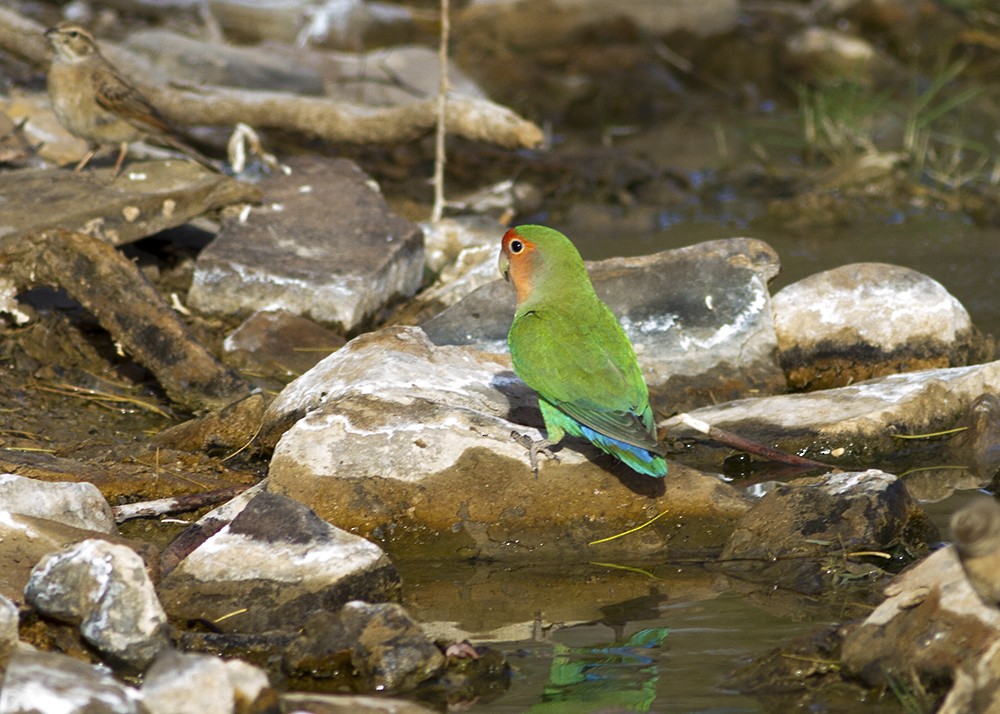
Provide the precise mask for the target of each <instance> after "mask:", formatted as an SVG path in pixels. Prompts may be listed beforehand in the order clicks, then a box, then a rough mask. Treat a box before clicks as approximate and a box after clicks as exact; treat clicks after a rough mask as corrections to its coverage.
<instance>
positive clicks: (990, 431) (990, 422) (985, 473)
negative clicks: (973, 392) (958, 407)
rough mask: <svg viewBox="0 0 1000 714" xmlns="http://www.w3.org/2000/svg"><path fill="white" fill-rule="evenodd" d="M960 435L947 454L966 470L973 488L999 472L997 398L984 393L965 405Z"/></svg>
mask: <svg viewBox="0 0 1000 714" xmlns="http://www.w3.org/2000/svg"><path fill="white" fill-rule="evenodd" d="M962 426H965V427H966V429H965V431H961V432H959V433H958V434H956V435H955V437H954V438H953V439H952V440H951V442H950V443H949V449H948V450H949V452H950V453H952V454H954V456H955V458H957V459H959V460H960V461H961V462H962V463H963V464H966V465H967V466H969V470H970V471H971V473H972V475H973V477H974V478H975V479H976V480H977V483H975V484H974V485H973V486H971V487H970V488H977V487H979V486H982V485H985V484H986V483H988V482H989V481H990V480H992V479H993V478H994V477H995V476H996V475H997V472H998V471H1000V397H998V396H997V395H996V394H992V393H990V392H987V393H986V394H981V395H979V396H978V397H976V399H975V401H973V402H972V404H971V405H969V411H968V414H966V416H965V418H964V419H963V424H962Z"/></svg>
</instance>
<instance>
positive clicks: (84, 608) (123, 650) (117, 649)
mask: <svg viewBox="0 0 1000 714" xmlns="http://www.w3.org/2000/svg"><path fill="white" fill-rule="evenodd" d="M24 596H25V600H26V601H27V602H28V604H30V605H31V606H32V607H34V608H35V609H37V610H38V611H39V612H40V613H42V614H43V615H47V616H49V617H53V618H56V619H58V620H63V621H65V622H69V623H72V624H79V625H80V633H81V634H82V635H83V638H84V639H85V640H86V641H87V642H89V643H90V644H91V645H92V646H93V647H94V648H95V649H97V650H98V651H99V652H100V653H101V654H102V655H103V656H105V657H106V658H107V659H108V660H110V661H111V662H112V663H114V664H116V665H121V666H124V667H127V668H130V669H133V670H137V671H141V670H143V669H145V668H146V666H147V665H149V663H150V662H152V660H153V658H154V657H155V656H156V654H157V653H158V652H159V651H160V650H161V649H163V648H164V647H166V646H167V635H166V625H167V616H166V614H165V613H164V612H163V608H162V607H161V606H160V602H159V600H157V599H156V591H155V590H154V589H153V583H152V581H150V579H149V575H148V574H147V573H146V568H145V566H144V564H143V562H142V558H140V557H139V556H138V555H136V553H135V551H133V550H131V549H129V548H126V547H125V546H122V545H114V544H111V543H107V542H105V541H100V540H85V541H83V542H81V543H77V544H76V545H72V546H70V547H68V548H65V549H63V550H61V551H58V552H56V553H53V554H51V555H49V556H47V557H45V558H43V559H42V560H41V561H40V562H39V563H38V565H36V566H35V568H34V569H33V570H32V572H31V578H30V579H29V581H28V585H27V587H26V588H25V592H24Z"/></svg>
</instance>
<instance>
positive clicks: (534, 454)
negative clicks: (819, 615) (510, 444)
mask: <svg viewBox="0 0 1000 714" xmlns="http://www.w3.org/2000/svg"><path fill="white" fill-rule="evenodd" d="M510 436H511V438H512V439H514V441H516V442H517V443H519V444H520V445H521V446H523V447H524V448H526V449H527V450H528V459H529V460H530V461H531V470H532V471H534V472H535V478H538V455H539V454H545V456H546V457H547V458H550V459H552V460H553V461H559V457H558V456H556V454H555V452H553V451H552V449H550V448H549V446H551V444H550V443H549V442H548V441H546V440H545V439H532V438H531V437H530V436H529V435H528V434H520V433H518V432H516V431H512V432H510Z"/></svg>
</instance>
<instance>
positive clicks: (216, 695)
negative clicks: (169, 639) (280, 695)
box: [142, 650, 276, 714]
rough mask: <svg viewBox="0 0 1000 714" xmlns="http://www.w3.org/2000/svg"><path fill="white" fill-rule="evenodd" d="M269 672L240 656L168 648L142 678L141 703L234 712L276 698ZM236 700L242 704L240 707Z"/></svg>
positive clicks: (173, 710) (164, 713)
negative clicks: (178, 650)
mask: <svg viewBox="0 0 1000 714" xmlns="http://www.w3.org/2000/svg"><path fill="white" fill-rule="evenodd" d="M275 694H276V693H275V692H274V691H273V690H271V689H270V685H269V683H268V679H267V674H265V673H264V671H263V670H261V669H258V668H256V667H254V666H252V665H249V664H247V663H246V662H241V661H240V660H231V661H228V662H227V661H225V660H223V659H222V658H220V657H215V656H213V655H206V654H182V653H180V652H176V651H174V650H167V651H165V652H163V653H161V654H160V656H159V657H157V658H156V661H155V662H153V664H152V666H151V667H150V668H149V671H148V672H147V673H146V675H145V677H144V678H143V684H142V704H143V706H144V707H145V708H146V709H147V710H148V711H149V714H191V713H192V712H198V713H199V714H232V713H233V712H246V711H260V710H259V709H258V710H254V709H252V707H253V706H254V703H255V702H257V701H258V700H261V699H263V698H264V697H268V698H275V699H276V697H275ZM237 704H239V705H240V707H239V708H237Z"/></svg>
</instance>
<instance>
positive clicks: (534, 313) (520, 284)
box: [499, 226, 667, 477]
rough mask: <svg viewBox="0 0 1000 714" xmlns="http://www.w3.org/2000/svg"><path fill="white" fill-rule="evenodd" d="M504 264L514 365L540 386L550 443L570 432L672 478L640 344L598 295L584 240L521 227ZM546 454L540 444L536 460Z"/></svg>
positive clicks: (506, 248)
mask: <svg viewBox="0 0 1000 714" xmlns="http://www.w3.org/2000/svg"><path fill="white" fill-rule="evenodd" d="M499 267H500V272H501V273H503V276H504V278H506V279H507V280H508V281H510V282H512V283H513V284H514V289H515V291H516V292H517V310H516V311H515V313H514V322H513V324H512V325H511V326H510V332H509V333H508V335H507V344H508V345H509V347H510V356H511V359H512V361H513V363H514V371H515V372H516V373H517V376H518V377H520V378H521V379H522V380H524V382H525V384H527V385H528V386H529V387H531V388H532V389H534V390H535V391H536V392H538V406H539V407H540V408H541V411H542V418H543V419H544V420H545V430H546V432H547V434H546V435H547V437H548V441H549V443H551V444H556V443H558V442H559V441H561V440H562V438H563V436H564V435H565V434H570V435H572V436H576V437H579V438H583V439H586V440H587V441H589V442H590V443H592V444H593V445H594V446H596V447H597V448H599V449H601V450H602V451H604V452H606V453H608V454H611V455H612V456H614V457H616V458H617V459H619V460H620V461H623V462H625V463H626V464H628V465H629V466H630V467H631V468H632V469H634V470H635V471H638V472H639V473H642V474H646V475H647V476H657V477H659V476H664V475H665V474H666V473H667V462H666V461H665V460H664V458H663V456H662V452H661V451H660V448H659V445H658V444H657V441H656V426H655V424H654V423H653V410H652V409H651V408H650V406H649V390H648V389H647V388H646V382H645V380H644V379H643V378H642V371H641V370H640V369H639V363H638V361H637V360H636V358H635V351H634V350H633V349H632V343H631V342H629V339H628V337H627V336H626V334H625V331H624V330H623V329H622V328H621V325H619V324H618V320H617V319H616V318H615V316H614V313H612V312H611V310H610V309H609V308H608V306H607V305H605V304H604V303H603V302H601V299H600V298H599V297H597V294H596V293H595V292H594V287H593V285H591V284H590V277H589V276H588V275H587V271H586V269H585V268H584V267H583V259H582V258H581V257H580V253H579V252H577V250H576V247H575V246H574V245H573V244H572V243H571V242H570V240H569V239H568V238H567V237H566V236H564V235H563V234H562V233H560V232H559V231H556V230H553V229H552V228H547V227H545V226H518V227H517V228H512V229H510V230H509V231H507V233H505V234H504V237H503V241H502V243H501V247H500V261H499ZM537 451H538V448H537V445H532V447H531V457H532V465H534V464H535V455H536V454H537Z"/></svg>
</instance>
